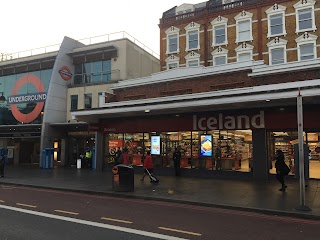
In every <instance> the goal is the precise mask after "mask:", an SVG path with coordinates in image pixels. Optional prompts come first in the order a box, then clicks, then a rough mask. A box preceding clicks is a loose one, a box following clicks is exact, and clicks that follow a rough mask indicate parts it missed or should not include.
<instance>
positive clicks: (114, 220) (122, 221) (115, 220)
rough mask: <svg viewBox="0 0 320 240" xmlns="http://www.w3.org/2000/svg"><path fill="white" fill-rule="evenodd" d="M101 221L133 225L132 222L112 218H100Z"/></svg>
mask: <svg viewBox="0 0 320 240" xmlns="http://www.w3.org/2000/svg"><path fill="white" fill-rule="evenodd" d="M101 219H102V220H107V221H112V222H120V223H128V224H131V223H133V222H130V221H126V220H121V219H114V218H106V217H102V218H101Z"/></svg>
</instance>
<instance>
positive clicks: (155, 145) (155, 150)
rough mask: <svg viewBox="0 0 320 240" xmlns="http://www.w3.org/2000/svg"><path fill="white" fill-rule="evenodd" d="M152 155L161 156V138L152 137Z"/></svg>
mask: <svg viewBox="0 0 320 240" xmlns="http://www.w3.org/2000/svg"><path fill="white" fill-rule="evenodd" d="M151 154H153V155H160V136H151Z"/></svg>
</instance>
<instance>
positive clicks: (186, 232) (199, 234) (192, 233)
mask: <svg viewBox="0 0 320 240" xmlns="http://www.w3.org/2000/svg"><path fill="white" fill-rule="evenodd" d="M159 229H162V230H166V231H171V232H178V233H185V234H189V235H193V236H198V237H200V236H201V235H202V234H201V233H194V232H188V231H184V230H179V229H174V228H166V227H159Z"/></svg>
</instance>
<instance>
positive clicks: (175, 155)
mask: <svg viewBox="0 0 320 240" xmlns="http://www.w3.org/2000/svg"><path fill="white" fill-rule="evenodd" d="M172 160H173V163H174V171H175V174H176V176H180V160H181V153H180V151H179V149H178V148H175V149H174V152H173V156H172Z"/></svg>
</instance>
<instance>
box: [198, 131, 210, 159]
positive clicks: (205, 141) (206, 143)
mask: <svg viewBox="0 0 320 240" xmlns="http://www.w3.org/2000/svg"><path fill="white" fill-rule="evenodd" d="M200 139H201V141H200V145H201V146H200V147H201V152H200V156H202V157H212V135H201V136H200Z"/></svg>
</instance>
